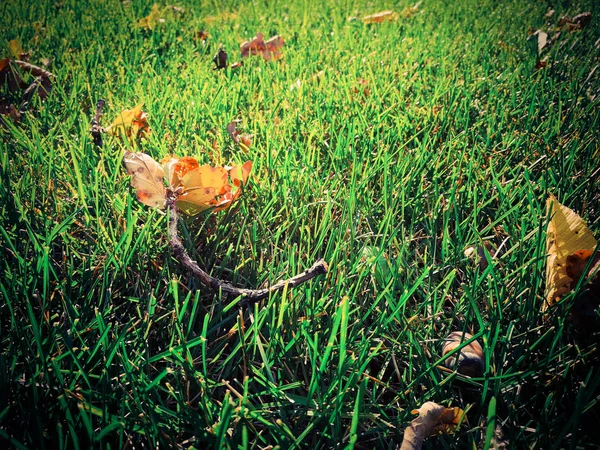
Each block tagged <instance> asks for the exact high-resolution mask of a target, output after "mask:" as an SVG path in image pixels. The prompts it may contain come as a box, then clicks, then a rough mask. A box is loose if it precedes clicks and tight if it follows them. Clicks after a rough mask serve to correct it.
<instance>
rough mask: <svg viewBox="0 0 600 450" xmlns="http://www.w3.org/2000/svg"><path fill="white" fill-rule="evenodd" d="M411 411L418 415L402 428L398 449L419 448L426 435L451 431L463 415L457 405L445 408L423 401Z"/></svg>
mask: <svg viewBox="0 0 600 450" xmlns="http://www.w3.org/2000/svg"><path fill="white" fill-rule="evenodd" d="M412 413H413V414H418V415H419V417H417V418H416V419H414V420H413V421H412V422H411V423H410V425H409V426H408V427H407V428H406V430H404V437H403V438H402V445H401V446H400V450H420V449H421V447H422V445H423V440H424V439H425V438H426V437H428V436H431V435H433V434H437V433H440V432H446V433H450V432H453V431H454V430H455V429H456V427H457V426H458V424H459V423H460V422H461V420H462V418H463V416H464V411H463V410H462V409H460V408H458V407H454V408H445V407H444V406H441V405H438V404H437V403H434V402H426V403H423V405H422V406H421V407H420V408H419V409H415V410H413V411H412Z"/></svg>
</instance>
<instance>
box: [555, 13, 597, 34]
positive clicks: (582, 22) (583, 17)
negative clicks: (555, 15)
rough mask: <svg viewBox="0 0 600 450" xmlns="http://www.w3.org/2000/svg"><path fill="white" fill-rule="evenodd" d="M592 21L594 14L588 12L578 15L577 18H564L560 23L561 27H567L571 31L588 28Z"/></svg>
mask: <svg viewBox="0 0 600 450" xmlns="http://www.w3.org/2000/svg"><path fill="white" fill-rule="evenodd" d="M591 21H592V13H591V12H589V11H587V12H584V13H581V14H577V15H576V16H575V17H567V16H565V17H563V18H561V19H560V21H559V22H558V25H559V26H563V25H567V28H568V29H569V31H573V30H581V29H583V28H585V27H586V26H588V24H589V23H590V22H591Z"/></svg>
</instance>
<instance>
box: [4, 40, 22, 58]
mask: <svg viewBox="0 0 600 450" xmlns="http://www.w3.org/2000/svg"><path fill="white" fill-rule="evenodd" d="M8 49H9V50H10V54H11V55H12V56H13V57H14V58H17V59H19V58H21V55H23V53H25V52H24V51H23V47H22V46H21V43H20V42H19V41H18V40H16V39H12V40H10V41H9V42H8Z"/></svg>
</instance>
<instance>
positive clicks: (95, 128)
mask: <svg viewBox="0 0 600 450" xmlns="http://www.w3.org/2000/svg"><path fill="white" fill-rule="evenodd" d="M104 103H105V102H104V100H102V99H100V100H98V103H96V115H95V116H94V118H93V119H92V128H91V129H90V133H92V138H93V139H94V144H95V145H96V147H102V133H103V132H104V128H102V127H101V126H100V116H101V115H102V108H104Z"/></svg>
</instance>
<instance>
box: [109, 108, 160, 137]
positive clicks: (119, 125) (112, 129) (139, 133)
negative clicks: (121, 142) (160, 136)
mask: <svg viewBox="0 0 600 450" xmlns="http://www.w3.org/2000/svg"><path fill="white" fill-rule="evenodd" d="M147 117H148V115H147V114H146V113H145V112H143V111H142V106H141V105H139V106H136V107H135V108H132V109H126V110H124V111H123V112H122V113H121V114H119V115H118V116H117V117H116V118H115V120H114V121H113V123H112V124H110V125H109V126H108V127H107V128H106V132H107V133H110V134H112V135H113V136H122V135H123V134H124V135H125V136H127V137H128V138H132V137H133V138H140V139H141V138H143V137H144V136H146V135H148V134H150V127H149V125H148V121H147Z"/></svg>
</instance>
